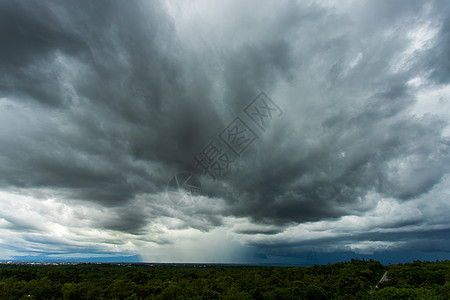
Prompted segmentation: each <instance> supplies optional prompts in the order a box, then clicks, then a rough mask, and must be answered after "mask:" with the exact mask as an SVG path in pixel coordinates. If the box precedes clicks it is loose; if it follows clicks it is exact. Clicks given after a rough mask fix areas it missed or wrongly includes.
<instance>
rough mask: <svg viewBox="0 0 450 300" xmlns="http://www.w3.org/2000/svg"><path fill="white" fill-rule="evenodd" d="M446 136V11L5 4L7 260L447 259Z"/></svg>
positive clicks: (335, 4)
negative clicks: (180, 183)
mask: <svg viewBox="0 0 450 300" xmlns="http://www.w3.org/2000/svg"><path fill="white" fill-rule="evenodd" d="M449 121H450V2H449V1H445V0H442V1H410V0H408V1H378V0H377V1H375V0H373V1H256V0H251V1H237V0H230V1H228V0H227V1H207V0H196V1H170V2H169V1H167V2H163V1H160V2H158V1H126V2H125V1H87V0H86V1H71V2H69V1H56V0H55V1H37V0H36V1H20V0H19V1H9V0H4V1H1V2H0V259H2V260H14V259H27V260H37V259H46V260H57V259H100V260H102V259H104V260H105V259H110V260H140V261H146V262H235V263H286V264H313V263H317V262H318V263H327V262H328V261H330V262H332V261H342V260H348V259H350V258H351V257H369V258H370V257H373V258H375V259H379V260H382V261H383V262H385V263H386V262H397V261H400V260H415V259H429V260H435V259H444V258H447V259H449V258H450V239H449V236H450V218H449V215H450V174H449V172H450V152H449V150H450V149H449V148H450V124H449ZM213 150H214V151H215V150H217V151H218V152H214V151H213ZM214 153H215V154H216V155H215V156H214V157H212V154H214ZM207 154H209V155H210V156H211V157H209V158H210V159H213V158H214V160H211V161H207ZM208 162H209V163H210V164H209V165H208V166H207V167H205V164H206V163H208ZM214 162H215V163H216V165H214ZM218 165H219V166H220V165H221V166H222V167H224V169H223V170H222V171H221V172H220V173H217V172H216V173H214V171H217V170H218V169H217V168H215V167H217V166H218ZM206 171H207V172H206ZM177 174H178V177H174V176H175V175H177ZM186 174H188V175H186ZM191 175H192V177H190V178H191V179H189V180H192V181H191V182H189V181H186V183H185V184H188V183H190V184H191V185H193V186H196V187H199V188H200V187H201V191H198V190H197V191H191V192H186V194H184V196H186V198H181V196H183V194H182V193H174V192H173V191H172V190H171V187H173V186H172V184H173V183H174V182H175V181H174V180H178V181H180V179H181V181H185V179H186V178H189V177H186V176H191ZM183 178H184V179H183ZM184 186H185V187H186V185H184ZM168 187H169V189H168ZM179 191H182V190H178V192H179ZM175 192H176V191H175ZM180 195H181V196H180ZM177 197H178V198H177ZM177 200H182V202H183V203H181V202H177ZM185 200H189V201H185ZM182 204H183V205H182Z"/></svg>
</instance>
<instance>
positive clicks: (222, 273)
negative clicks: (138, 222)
mask: <svg viewBox="0 0 450 300" xmlns="http://www.w3.org/2000/svg"><path fill="white" fill-rule="evenodd" d="M383 274H387V275H386V276H385V277H384V280H383V281H382V282H380V280H381V279H382V276H383ZM187 298H188V299H286V300H288V299H450V261H448V260H447V261H436V262H420V261H415V262H413V263H407V264H397V265H387V266H384V265H382V264H380V263H379V262H378V261H373V260H371V261H361V260H351V261H349V262H342V263H335V264H328V265H322V266H318V265H314V266H309V267H273V266H239V265H234V266H233V265H221V264H216V265H211V264H130V263H123V264H119V263H115V264H99V263H97V264H96V263H93V264H89V263H80V264H75V263H70V264H67V265H56V264H54V265H52V264H51V263H47V264H46V265H44V264H41V265H39V264H34V265H32V264H30V263H28V264H26V263H23V264H12V263H11V264H1V265H0V299H74V300H78V299H129V300H131V299H167V300H170V299H187Z"/></svg>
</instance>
